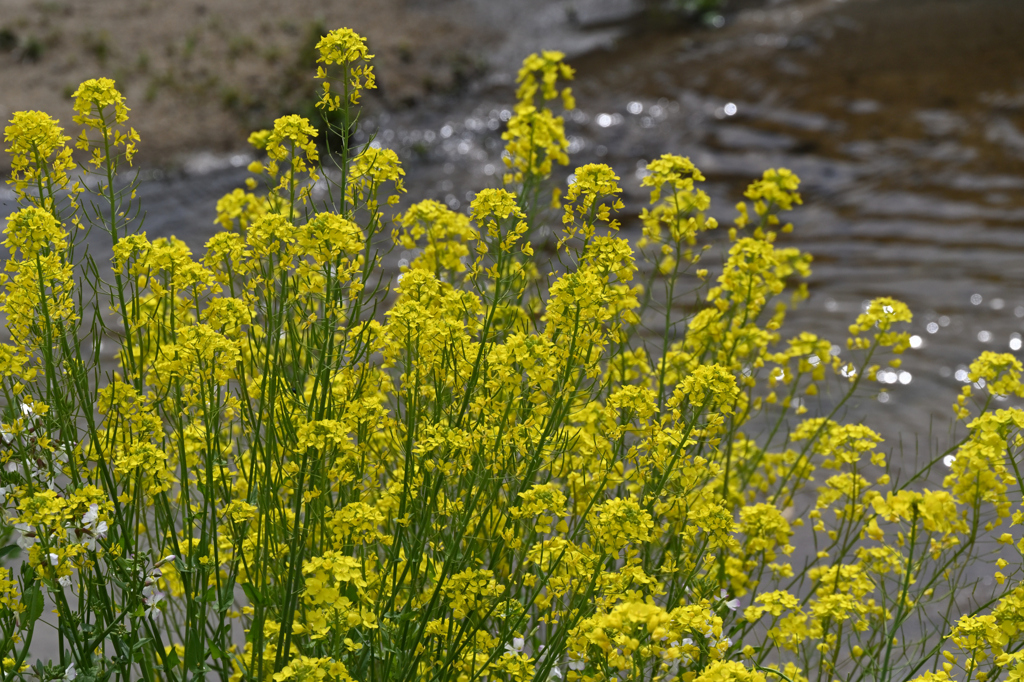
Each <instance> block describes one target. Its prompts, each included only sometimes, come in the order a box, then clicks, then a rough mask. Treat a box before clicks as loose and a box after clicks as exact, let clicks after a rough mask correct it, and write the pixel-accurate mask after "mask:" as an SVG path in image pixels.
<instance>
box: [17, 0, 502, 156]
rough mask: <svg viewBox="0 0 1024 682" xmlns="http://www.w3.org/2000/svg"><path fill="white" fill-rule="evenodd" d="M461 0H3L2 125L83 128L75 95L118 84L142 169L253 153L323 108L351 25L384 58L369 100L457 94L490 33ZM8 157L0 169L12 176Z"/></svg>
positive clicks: (382, 103) (376, 103)
mask: <svg viewBox="0 0 1024 682" xmlns="http://www.w3.org/2000/svg"><path fill="white" fill-rule="evenodd" d="M454 4H458V0H455V2H451V1H449V0H427V1H424V0H335V1H334V2H322V1H320V0H186V1H171V2H158V1H156V0H96V1H95V2H87V3H82V2H74V1H73V0H0V118H2V120H3V121H4V122H5V124H6V121H8V120H9V119H10V117H11V114H12V113H13V112H15V111H20V110H25V109H41V110H43V111H46V112H48V113H50V114H51V115H53V116H55V117H57V118H59V119H60V120H61V121H62V122H63V123H64V124H65V125H66V126H67V128H68V129H69V130H71V129H72V128H73V124H72V123H71V116H72V112H71V101H70V95H71V93H72V92H73V91H74V90H75V88H76V87H77V85H78V84H79V83H80V82H81V81H83V80H86V79H88V78H96V77H100V76H105V77H109V78H114V79H115V80H116V81H117V83H118V86H119V88H120V89H121V90H122V92H123V93H124V94H125V95H126V96H127V98H128V104H129V106H130V107H131V109H132V115H131V124H132V125H133V126H135V127H136V129H137V130H138V131H139V133H140V135H141V136H142V139H143V144H142V145H141V148H140V153H139V156H138V157H137V159H138V162H139V163H141V164H142V165H166V164H169V163H170V164H173V163H174V162H176V161H178V160H180V158H181V156H182V155H183V154H186V153H188V152H194V151H197V150H208V151H229V150H236V149H239V148H240V147H242V146H244V144H245V139H246V136H247V135H248V132H249V131H251V130H253V129H256V128H261V127H267V126H268V125H269V124H270V122H272V121H273V119H274V118H275V117H277V116H279V115H281V114H283V113H291V112H295V111H299V112H303V113H307V115H308V114H309V113H312V111H311V109H310V107H311V103H312V98H313V95H314V91H315V88H316V82H315V80H314V78H313V76H314V73H315V67H314V60H315V52H314V50H313V45H314V44H315V42H316V40H317V39H318V38H319V36H320V35H321V33H322V32H323V31H325V30H328V29H333V28H338V27H341V26H348V27H350V28H353V29H355V30H356V31H358V32H359V33H361V34H362V35H364V36H366V38H367V41H368V45H369V48H370V51H371V52H372V53H374V54H375V59H374V66H375V70H376V74H377V81H378V90H377V91H376V92H374V93H373V94H372V95H371V96H370V97H368V98H367V101H366V102H365V104H366V105H367V106H368V107H369V108H371V109H373V108H381V107H387V108H400V107H406V106H410V105H413V104H415V103H416V102H418V101H420V100H422V99H423V98H424V97H427V96H429V95H431V94H432V93H444V92H450V91H452V90H454V89H457V88H458V87H459V86H460V84H462V83H463V82H465V81H466V80H467V78H469V77H471V76H473V75H474V74H475V73H476V72H477V71H479V70H480V69H481V68H482V67H481V65H480V63H479V62H478V61H477V60H475V59H474V57H472V55H473V54H479V52H480V50H479V46H480V45H481V44H482V43H483V42H485V41H487V40H488V38H489V36H488V35H486V33H484V32H481V31H480V30H479V29H478V27H470V26H469V25H468V24H467V23H466V21H465V20H464V19H463V17H465V16H466V13H460V12H451V11H444V12H441V11H438V7H436V5H445V6H446V7H445V8H446V9H447V8H448V6H450V5H454ZM9 163H10V162H9V159H8V158H6V155H5V154H0V172H2V171H3V170H4V169H6V168H9Z"/></svg>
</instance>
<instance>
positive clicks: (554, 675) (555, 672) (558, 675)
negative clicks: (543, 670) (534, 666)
mask: <svg viewBox="0 0 1024 682" xmlns="http://www.w3.org/2000/svg"><path fill="white" fill-rule="evenodd" d="M548 679H549V680H560V679H562V671H561V670H559V669H558V668H552V669H551V672H550V673H548Z"/></svg>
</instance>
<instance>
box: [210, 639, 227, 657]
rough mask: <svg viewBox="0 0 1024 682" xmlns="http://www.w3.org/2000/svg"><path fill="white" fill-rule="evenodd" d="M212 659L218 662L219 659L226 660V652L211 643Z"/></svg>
mask: <svg viewBox="0 0 1024 682" xmlns="http://www.w3.org/2000/svg"><path fill="white" fill-rule="evenodd" d="M210 657H211V658H213V659H214V660H217V659H218V658H224V652H223V651H222V650H221V649H220V648H219V647H218V646H217V645H216V644H212V643H211V644H210Z"/></svg>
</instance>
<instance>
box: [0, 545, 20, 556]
mask: <svg viewBox="0 0 1024 682" xmlns="http://www.w3.org/2000/svg"><path fill="white" fill-rule="evenodd" d="M20 551H21V547H18V545H7V546H6V547H0V559H5V558H7V557H9V556H12V555H16V554H17V553H18V552H20Z"/></svg>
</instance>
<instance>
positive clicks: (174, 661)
mask: <svg viewBox="0 0 1024 682" xmlns="http://www.w3.org/2000/svg"><path fill="white" fill-rule="evenodd" d="M179 667H181V659H180V658H178V652H176V651H175V650H174V649H171V650H170V651H168V652H167V657H166V659H164V671H165V672H167V673H171V672H175V673H176V672H178V668H179ZM172 679H176V676H175V678H172Z"/></svg>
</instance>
